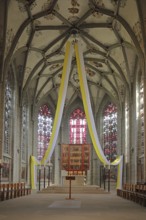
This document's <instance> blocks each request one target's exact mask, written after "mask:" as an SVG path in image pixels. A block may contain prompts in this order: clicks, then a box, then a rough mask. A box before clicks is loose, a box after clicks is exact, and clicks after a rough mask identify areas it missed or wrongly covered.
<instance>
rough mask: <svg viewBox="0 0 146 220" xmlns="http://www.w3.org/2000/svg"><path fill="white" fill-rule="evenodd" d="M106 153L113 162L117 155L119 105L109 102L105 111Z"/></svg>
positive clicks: (104, 139) (104, 136)
mask: <svg viewBox="0 0 146 220" xmlns="http://www.w3.org/2000/svg"><path fill="white" fill-rule="evenodd" d="M103 143H104V154H105V156H106V158H107V159H108V160H110V161H111V162H112V161H114V159H115V158H116V156H117V107H116V106H115V105H114V104H113V103H109V104H108V105H107V106H106V108H105V109H104V112H103Z"/></svg>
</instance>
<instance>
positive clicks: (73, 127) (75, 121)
mask: <svg viewBox="0 0 146 220" xmlns="http://www.w3.org/2000/svg"><path fill="white" fill-rule="evenodd" d="M69 123H70V144H85V143H86V134H87V123H86V116H85V113H84V112H83V111H82V110H81V109H79V108H78V109H75V110H74V111H73V112H72V114H71V116H70V121H69Z"/></svg>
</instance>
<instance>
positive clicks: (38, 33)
mask: <svg viewBox="0 0 146 220" xmlns="http://www.w3.org/2000/svg"><path fill="white" fill-rule="evenodd" d="M67 41H70V42H72V43H73V44H74V42H75V41H80V42H81V46H82V50H83V54H84V61H85V68H86V74H87V80H88V86H89V91H90V95H91V102H92V105H93V106H94V108H95V109H97V108H98V105H99V104H100V102H101V101H102V99H103V97H104V96H105V95H109V96H110V98H111V99H113V100H116V102H117V104H118V105H119V106H121V103H122V102H123V100H124V98H125V95H126V93H128V94H130V93H131V83H132V81H133V79H134V77H135V72H136V70H137V69H138V68H139V58H138V57H139V56H141V54H142V51H141V47H142V37H141V29H140V22H139V16H138V12H137V5H136V1H135V0H108V1H107V0H58V1H57V0H41V1H40V0H31V1H28V0H11V1H10V3H9V10H8V21H7V39H6V44H7V47H6V52H5V58H6V61H5V67H6V66H7V65H8V64H9V62H10V61H11V62H12V63H13V66H14V68H15V70H16V73H17V79H18V82H19V87H20V90H21V96H22V97H23V96H25V95H26V94H29V95H31V97H32V100H33V102H34V103H38V102H39V101H41V100H42V99H43V98H44V97H45V96H48V97H50V99H52V101H53V102H54V103H56V102H57V98H58V90H59V86H60V81H61V75H62V68H63V61H64V54H65V46H66V42H67ZM10 58H11V59H10ZM77 97H81V94H80V88H79V81H78V74H77V67H76V59H75V55H74V56H73V60H72V68H71V72H70V78H69V85H68V92H67V97H66V105H68V104H70V103H72V102H73V101H74V100H75V99H76V98H77Z"/></svg>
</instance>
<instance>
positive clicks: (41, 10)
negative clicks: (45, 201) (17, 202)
mask: <svg viewBox="0 0 146 220" xmlns="http://www.w3.org/2000/svg"><path fill="white" fill-rule="evenodd" d="M145 11H146V4H145V1H144V0H109V1H107V0H62V1H61V0H42V1H39V0H30V1H29V0H0V109H1V114H0V201H6V200H10V199H15V198H18V197H23V196H24V195H27V196H28V197H29V196H31V195H30V194H31V192H33V193H35V194H36V196H39V195H46V194H47V195H48V194H49V196H50V195H51V196H52V195H54V194H57V193H60V194H63V193H64V194H67V193H68V191H69V184H72V193H74V194H92V195H93V194H95V195H96V194H97V195H99V194H100V196H102V195H103V197H104V196H107V197H108V196H111V194H112V193H113V192H114V193H115V192H116V193H117V195H118V196H120V197H123V198H124V199H127V200H131V203H132V202H135V204H136V205H137V204H138V205H142V206H144V207H145V206H146V139H145V133H146V123H145V118H146V111H145V110H144V109H145V103H146V95H145V93H146V90H145V84H146V82H145V81H146V77H145V74H146V66H145V65H146V41H145V39H146V22H145V21H146V15H145ZM71 180H72V182H71ZM70 195H71V194H70ZM73 197H74V196H73ZM54 198H55V197H54ZM117 198H119V197H117ZM70 200H71V196H70ZM54 204H55V205H53V206H52V205H51V204H50V206H49V207H56V204H57V207H58V204H62V203H54ZM63 204H64V203H63ZM65 204H66V203H65ZM70 204H71V205H72V204H73V206H74V205H75V203H71V201H70ZM78 204H81V203H80V202H79V203H78ZM75 207H78V208H80V205H77V206H75Z"/></svg>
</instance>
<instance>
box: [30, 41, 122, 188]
mask: <svg viewBox="0 0 146 220" xmlns="http://www.w3.org/2000/svg"><path fill="white" fill-rule="evenodd" d="M72 54H73V48H72V45H71V43H69V42H68V43H67V45H66V53H65V59H64V66H63V73H62V79H61V85H60V90H59V97H58V103H57V108H56V113H55V119H54V124H53V129H52V135H51V139H50V142H49V146H48V149H47V151H46V153H45V155H44V158H43V159H42V161H41V162H40V164H43V165H45V164H46V163H47V162H48V161H49V160H50V158H51V156H52V153H53V151H54V148H55V144H56V140H57V137H58V133H59V128H60V123H61V119H62V113H63V108H64V102H65V97H66V92H67V87H68V80H69V74H70V68H71V61H72ZM75 55H76V61H77V69H78V75H79V82H80V90H81V94H82V100H83V105H84V110H85V114H86V119H87V124H88V128H89V132H90V136H91V139H92V142H93V146H94V149H95V152H96V154H97V156H98V157H99V159H100V161H101V162H102V163H103V164H104V165H109V166H110V165H114V166H115V165H118V179H117V188H119V189H121V188H122V170H123V156H119V157H118V158H117V159H116V160H115V161H114V162H113V163H111V164H110V162H109V161H108V160H107V158H106V157H105V155H104V152H103V149H102V147H101V145H100V142H99V138H98V135H97V131H96V126H95V122H94V117H93V113H92V108H91V102H90V95H89V90H88V84H87V79H86V71H85V65H84V59H83V53H82V48H81V46H80V44H79V42H77V43H75ZM37 164H38V162H37V160H35V159H34V157H31V185H32V188H35V187H36V186H35V169H34V166H35V165H37Z"/></svg>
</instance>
